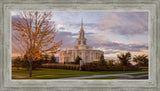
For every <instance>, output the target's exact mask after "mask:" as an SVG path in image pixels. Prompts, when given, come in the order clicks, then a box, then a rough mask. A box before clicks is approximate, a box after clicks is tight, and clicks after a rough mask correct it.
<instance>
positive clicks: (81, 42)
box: [77, 18, 86, 45]
mask: <svg viewBox="0 0 160 91" xmlns="http://www.w3.org/2000/svg"><path fill="white" fill-rule="evenodd" d="M77 45H86V38H85V37H84V29H83V18H81V29H80V31H79V38H78V39H77Z"/></svg>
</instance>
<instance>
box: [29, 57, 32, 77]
mask: <svg viewBox="0 0 160 91" xmlns="http://www.w3.org/2000/svg"><path fill="white" fill-rule="evenodd" d="M29 63H30V70H29V77H32V58H30V62H29Z"/></svg>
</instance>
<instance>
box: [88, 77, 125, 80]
mask: <svg viewBox="0 0 160 91" xmlns="http://www.w3.org/2000/svg"><path fill="white" fill-rule="evenodd" d="M119 78H126V77H124V76H109V77H95V78H87V79H98V80H100V79H102V80H103V79H119Z"/></svg>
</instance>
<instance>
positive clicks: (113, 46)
mask: <svg viewBox="0 0 160 91" xmlns="http://www.w3.org/2000/svg"><path fill="white" fill-rule="evenodd" d="M52 14H53V17H52V20H51V21H54V22H55V23H56V28H57V30H58V33H57V35H56V38H55V41H60V40H63V45H62V46H61V49H62V50H63V49H69V48H70V47H71V46H73V45H76V39H77V38H78V36H79V30H80V27H81V18H83V28H84V31H85V37H86V39H87V45H90V46H93V48H95V49H99V50H102V51H104V57H105V59H116V57H117V54H120V53H124V52H128V51H129V52H131V53H132V55H133V56H134V55H142V54H146V55H147V54H148V12H52ZM15 15H16V12H12V18H13V17H15ZM12 54H13V55H14V54H16V53H14V52H13V53H12Z"/></svg>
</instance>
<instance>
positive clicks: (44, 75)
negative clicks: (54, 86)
mask: <svg viewBox="0 0 160 91" xmlns="http://www.w3.org/2000/svg"><path fill="white" fill-rule="evenodd" d="M144 71H146V70H140V71H124V72H123V71H99V72H91V71H77V70H63V69H46V68H39V69H37V70H33V71H32V75H33V77H31V78H30V77H29V71H26V70H25V69H24V68H20V70H17V69H16V68H14V67H13V68H12V76H19V77H12V78H13V79H58V78H68V77H81V76H90V75H107V74H120V73H132V72H144Z"/></svg>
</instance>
